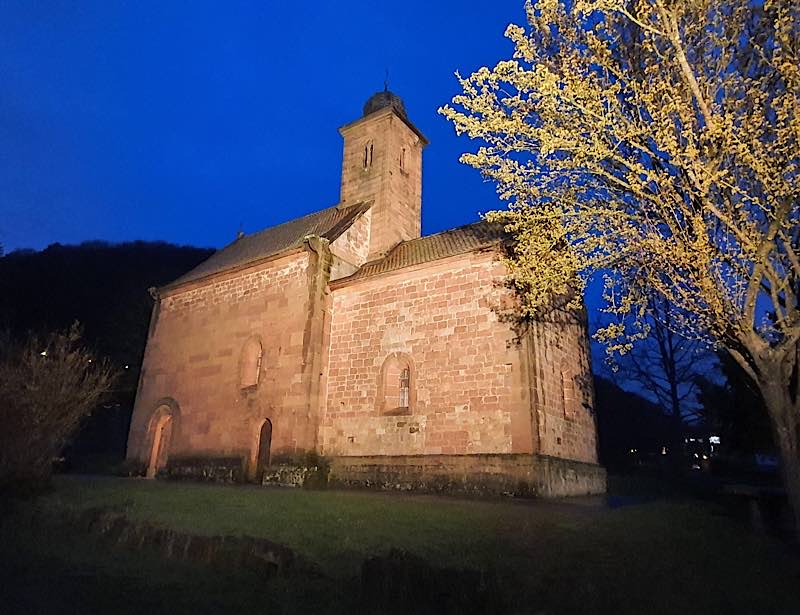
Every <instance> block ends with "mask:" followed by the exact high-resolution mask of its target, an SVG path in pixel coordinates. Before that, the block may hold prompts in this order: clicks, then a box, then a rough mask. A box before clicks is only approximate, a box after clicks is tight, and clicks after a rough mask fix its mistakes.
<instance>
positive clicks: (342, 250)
mask: <svg viewBox="0 0 800 615" xmlns="http://www.w3.org/2000/svg"><path fill="white" fill-rule="evenodd" d="M371 226H372V209H368V210H367V211H365V212H364V213H363V214H361V216H360V217H359V218H358V219H357V220H356V221H355V222H353V224H352V225H351V226H350V228H349V229H347V230H346V231H345V232H344V233H342V234H341V235H340V236H339V237H337V238H336V239H335V240H334V241H332V242H331V245H330V250H331V253H332V254H333V255H334V256H336V257H338V258H340V259H342V260H343V261H345V262H347V263H350V264H351V265H356V266H358V267H360V266H361V265H363V264H364V263H365V262H366V261H367V254H368V253H369V238H370V230H371ZM350 273H352V271H349V272H348V273H346V274H345V275H350ZM331 279H334V280H335V279H336V276H334V275H331Z"/></svg>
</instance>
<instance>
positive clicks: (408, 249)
mask: <svg viewBox="0 0 800 615" xmlns="http://www.w3.org/2000/svg"><path fill="white" fill-rule="evenodd" d="M506 238H507V234H506V233H505V232H504V231H503V225H502V224H494V223H490V222H486V221H481V222H474V223H473V224H467V225H465V226H459V227H457V228H454V229H450V230H447V231H442V232H441V233H436V234H435V235H426V236H425V237H419V238H417V239H411V240H409V241H403V242H401V243H399V244H397V245H396V246H395V247H394V248H392V249H391V250H390V251H389V253H388V254H386V256H384V257H383V258H380V259H377V260H374V261H370V262H368V263H365V264H364V265H363V266H362V267H361V268H360V269H359V270H358V271H356V272H355V273H354V274H352V275H351V276H348V277H346V278H342V279H341V280H337V283H340V282H341V283H344V282H346V281H348V282H349V281H351V280H360V279H363V278H369V277H372V276H375V275H378V274H381V273H386V272H389V271H396V270H398V269H403V268H404V267H412V266H414V265H421V264H423V263H429V262H431V261H436V260H439V259H442V258H447V257H448V256H455V255H457V254H465V253H467V252H472V251H473V250H478V249H481V248H488V247H491V246H494V245H498V244H499V243H501V242H502V241H503V240H504V239H506Z"/></svg>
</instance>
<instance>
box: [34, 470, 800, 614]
mask: <svg viewBox="0 0 800 615" xmlns="http://www.w3.org/2000/svg"><path fill="white" fill-rule="evenodd" d="M45 503H46V504H51V505H52V504H59V505H66V506H73V507H89V506H95V505H116V506H121V507H124V508H125V509H126V510H127V513H128V515H129V516H130V517H132V518H136V519H143V520H144V519H146V520H149V521H153V522H156V523H160V524H164V525H169V526H173V527H176V528H180V529H185V530H189V531H192V532H195V533H204V534H249V535H253V536H263V537H265V538H269V539H271V540H274V541H276V542H281V543H284V544H286V545H288V546H290V547H292V548H294V549H296V550H298V551H299V552H301V553H303V554H304V555H306V556H307V557H309V558H310V559H312V560H315V561H317V562H319V563H320V564H321V565H322V566H323V567H324V569H325V571H326V573H327V574H329V575H330V577H331V578H332V582H331V587H329V588H326V589H324V590H321V591H322V593H323V594H324V593H325V592H328V595H333V594H331V593H330V592H332V591H334V589H333V588H334V587H339V588H341V587H347V586H348V585H349V584H350V583H351V581H348V579H352V577H354V576H355V575H357V573H358V566H359V565H360V563H361V561H362V560H363V559H364V558H365V557H368V556H369V555H372V554H376V553H383V552H385V551H387V550H388V549H389V548H390V547H399V548H403V549H407V550H409V551H412V552H414V553H417V554H419V555H421V556H423V557H426V558H428V559H429V560H431V561H432V562H434V563H436V564H439V565H447V566H457V567H492V568H494V569H496V570H497V571H498V574H499V576H500V579H501V583H502V586H503V588H504V589H505V590H506V592H507V593H509V594H510V595H513V600H512V601H513V603H514V605H515V606H516V607H517V609H520V610H521V611H523V612H525V611H527V610H528V608H530V609H531V611H532V612H537V611H538V610H539V609H542V610H543V612H547V613H584V612H586V613H589V612H595V613H605V612H608V613H611V612H614V613H641V612H648V613H674V612H683V613H722V612H725V613H794V612H797V608H798V606H797V605H798V604H800V559H798V558H797V557H796V556H795V555H792V554H790V553H789V552H788V550H787V549H786V548H785V547H782V546H781V545H778V544H776V543H774V542H772V541H769V540H766V539H762V538H758V537H755V536H752V535H750V534H749V533H747V531H746V530H745V529H744V528H743V527H741V526H739V525H738V524H736V523H734V522H732V521H731V520H729V519H727V518H724V517H720V516H716V515H714V514H712V513H713V511H712V510H711V509H710V508H708V507H707V506H705V505H702V504H699V503H697V502H653V503H649V504H642V505H637V506H631V507H626V508H620V509H615V510H608V509H605V508H600V507H598V506H591V505H586V504H577V503H557V502H535V503H530V502H521V501H502V502H497V501H494V502H489V501H467V500H457V499H448V498H434V497H427V496H400V495H384V494H373V493H355V492H335V491H329V492H308V491H292V490H264V489H260V488H255V487H253V488H251V487H219V486H210V485H200V484H190V483H185V484H176V483H164V482H152V481H150V482H147V481H141V480H138V481H137V480H119V479H92V480H88V479H76V478H70V479H66V478H64V479H60V480H59V481H57V488H56V490H55V492H54V493H52V494H51V495H49V496H48V497H47V498H46V499H45ZM101 551H102V549H101ZM94 553H95V560H96V559H97V557H100V558H101V560H102V558H103V557H106V558H107V557H109V555H108V554H107V553H99V554H98V552H97V550H94ZM123 556H124V557H123ZM69 557H70V556H69V555H67V556H65V561H66V560H69ZM113 557H114V558H115V559H116V560H120V559H124V558H134V559H136V558H137V557H139V555H138V554H133V555H130V554H123V553H120V552H119V551H114V555H113ZM90 559H91V558H90ZM153 565H154V566H156V567H158V566H162V567H163V566H165V564H164V563H161V562H156V563H155V564H153ZM87 566H89V567H91V563H88V564H87ZM172 566H173V565H172V564H170V570H175V569H176V568H174V567H172ZM139 568H140V567H139ZM120 574H121V575H122V576H124V572H121V573H120ZM154 578H161V577H160V576H158V575H155V576H154ZM228 582H230V583H234V584H235V580H229V581H225V580H224V579H223V580H222V581H221V582H220V584H219V591H221V592H222V593H223V594H225V591H224V587H225V583H228ZM234 593H235V592H234ZM245 593H246V592H245Z"/></svg>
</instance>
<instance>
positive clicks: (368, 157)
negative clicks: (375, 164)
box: [364, 141, 374, 170]
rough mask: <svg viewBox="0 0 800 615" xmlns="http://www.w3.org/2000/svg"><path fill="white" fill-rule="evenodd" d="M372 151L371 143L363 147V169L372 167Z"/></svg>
mask: <svg viewBox="0 0 800 615" xmlns="http://www.w3.org/2000/svg"><path fill="white" fill-rule="evenodd" d="M373 150H374V145H373V143H372V141H367V144H366V145H365V146H364V169H365V170H366V169H369V168H370V167H371V166H372V153H373Z"/></svg>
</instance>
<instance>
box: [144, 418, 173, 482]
mask: <svg viewBox="0 0 800 615" xmlns="http://www.w3.org/2000/svg"><path fill="white" fill-rule="evenodd" d="M164 409H166V411H165V410H164ZM172 424H173V421H172V415H171V414H169V408H167V407H166V406H162V407H161V408H159V409H158V410H157V411H156V417H155V418H154V420H153V427H152V431H153V448H152V449H151V450H150V462H149V463H148V464H147V478H155V476H156V474H158V472H159V470H161V469H163V468H165V467H166V466H167V460H168V459H169V446H170V441H171V440H172Z"/></svg>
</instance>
